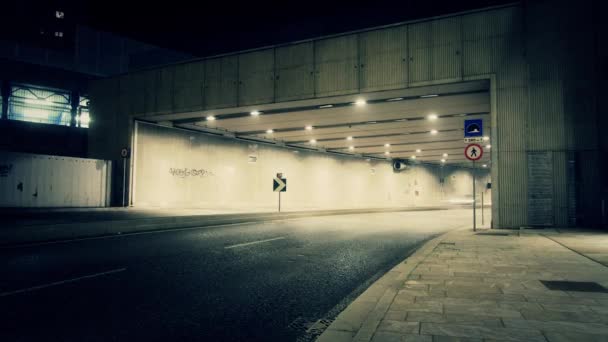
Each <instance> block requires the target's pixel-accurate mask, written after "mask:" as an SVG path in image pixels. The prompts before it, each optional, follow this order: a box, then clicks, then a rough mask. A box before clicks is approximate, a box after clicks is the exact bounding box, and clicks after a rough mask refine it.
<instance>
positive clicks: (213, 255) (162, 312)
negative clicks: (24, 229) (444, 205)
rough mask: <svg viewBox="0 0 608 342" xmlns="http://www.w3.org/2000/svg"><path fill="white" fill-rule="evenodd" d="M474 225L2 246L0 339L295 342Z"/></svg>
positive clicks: (447, 220) (421, 218)
mask: <svg viewBox="0 0 608 342" xmlns="http://www.w3.org/2000/svg"><path fill="white" fill-rule="evenodd" d="M470 219H471V218H470V211H468V210H440V211H423V212H403V213H383V214H361V215H338V216H327V217H319V218H315V217H311V218H305V219H294V220H284V221H276V222H264V223H256V224H239V225H232V226H223V227H214V228H202V229H194V230H183V231H175V232H162V233H149V234H141V235H132V236H128V235H127V236H122V237H112V238H102V239H94V240H84V241H74V242H66V243H53V244H43V245H35V246H31V247H18V248H4V249H2V250H0V255H1V258H0V260H2V262H1V265H0V269H2V270H3V271H2V272H3V277H2V281H1V288H0V292H1V293H0V303H1V304H0V306H1V307H2V314H1V319H0V322H2V329H1V330H2V331H3V333H2V335H4V340H7V341H8V340H14V341H22V340H28V341H30V340H32V341H33V340H46V341H135V340H147V341H168V340H190V341H196V340H214V341H224V340H226V341H245V340H248V341H253V340H255V341H268V340H295V339H296V338H298V337H307V333H306V330H307V329H308V325H309V324H312V323H315V322H316V321H317V320H319V319H332V318H335V316H336V315H337V314H338V313H339V312H340V311H341V310H342V309H344V308H345V307H346V306H347V305H348V304H349V303H350V301H352V300H353V299H354V298H356V296H357V295H359V294H360V293H361V292H362V291H363V290H365V288H367V286H369V285H370V284H371V282H373V281H374V280H376V279H377V278H378V277H379V276H381V275H383V274H384V273H385V272H386V271H388V270H389V269H390V268H391V267H393V266H395V265H396V264H397V263H399V262H400V261H402V260H403V259H404V258H405V257H407V256H408V254H410V253H411V252H412V251H413V250H414V249H415V248H416V247H418V246H419V245H420V244H421V243H422V242H423V241H425V240H428V239H430V238H431V237H433V236H435V235H437V234H440V233H442V232H445V231H447V230H451V229H455V228H462V227H464V226H465V225H467V224H468V223H469V222H470ZM90 275H93V276H91V277H88V276H90ZM70 279H76V280H74V281H69V280H70ZM49 284H50V286H48V287H43V286H45V285H49ZM37 287H40V288H37ZM23 289H25V290H24V291H23V292H19V290H23ZM332 316H333V317H332Z"/></svg>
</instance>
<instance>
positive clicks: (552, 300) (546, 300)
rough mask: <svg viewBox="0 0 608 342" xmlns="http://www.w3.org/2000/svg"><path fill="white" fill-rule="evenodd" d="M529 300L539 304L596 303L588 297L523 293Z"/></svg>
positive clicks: (596, 302)
mask: <svg viewBox="0 0 608 342" xmlns="http://www.w3.org/2000/svg"><path fill="white" fill-rule="evenodd" d="M524 297H525V298H526V300H528V301H529V302H535V303H540V304H572V305H597V304H598V301H597V300H596V299H589V298H573V297H559V296H558V297H555V296H534V295H524Z"/></svg>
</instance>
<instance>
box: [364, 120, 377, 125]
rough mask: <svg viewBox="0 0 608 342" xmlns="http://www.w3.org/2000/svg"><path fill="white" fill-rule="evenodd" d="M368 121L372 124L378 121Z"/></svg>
mask: <svg viewBox="0 0 608 342" xmlns="http://www.w3.org/2000/svg"><path fill="white" fill-rule="evenodd" d="M366 123H368V124H372V125H373V124H375V123H376V121H368V122H366Z"/></svg>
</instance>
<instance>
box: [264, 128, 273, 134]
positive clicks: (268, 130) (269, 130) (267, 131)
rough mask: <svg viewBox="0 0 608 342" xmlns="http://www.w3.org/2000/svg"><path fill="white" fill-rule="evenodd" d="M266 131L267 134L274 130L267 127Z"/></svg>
mask: <svg viewBox="0 0 608 342" xmlns="http://www.w3.org/2000/svg"><path fill="white" fill-rule="evenodd" d="M266 133H268V134H272V133H274V130H272V129H267V130H266Z"/></svg>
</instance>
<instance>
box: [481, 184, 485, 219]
mask: <svg viewBox="0 0 608 342" xmlns="http://www.w3.org/2000/svg"><path fill="white" fill-rule="evenodd" d="M483 193H484V189H483V188H482V189H481V225H482V226H483V225H484V224H485V222H484V217H483Z"/></svg>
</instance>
